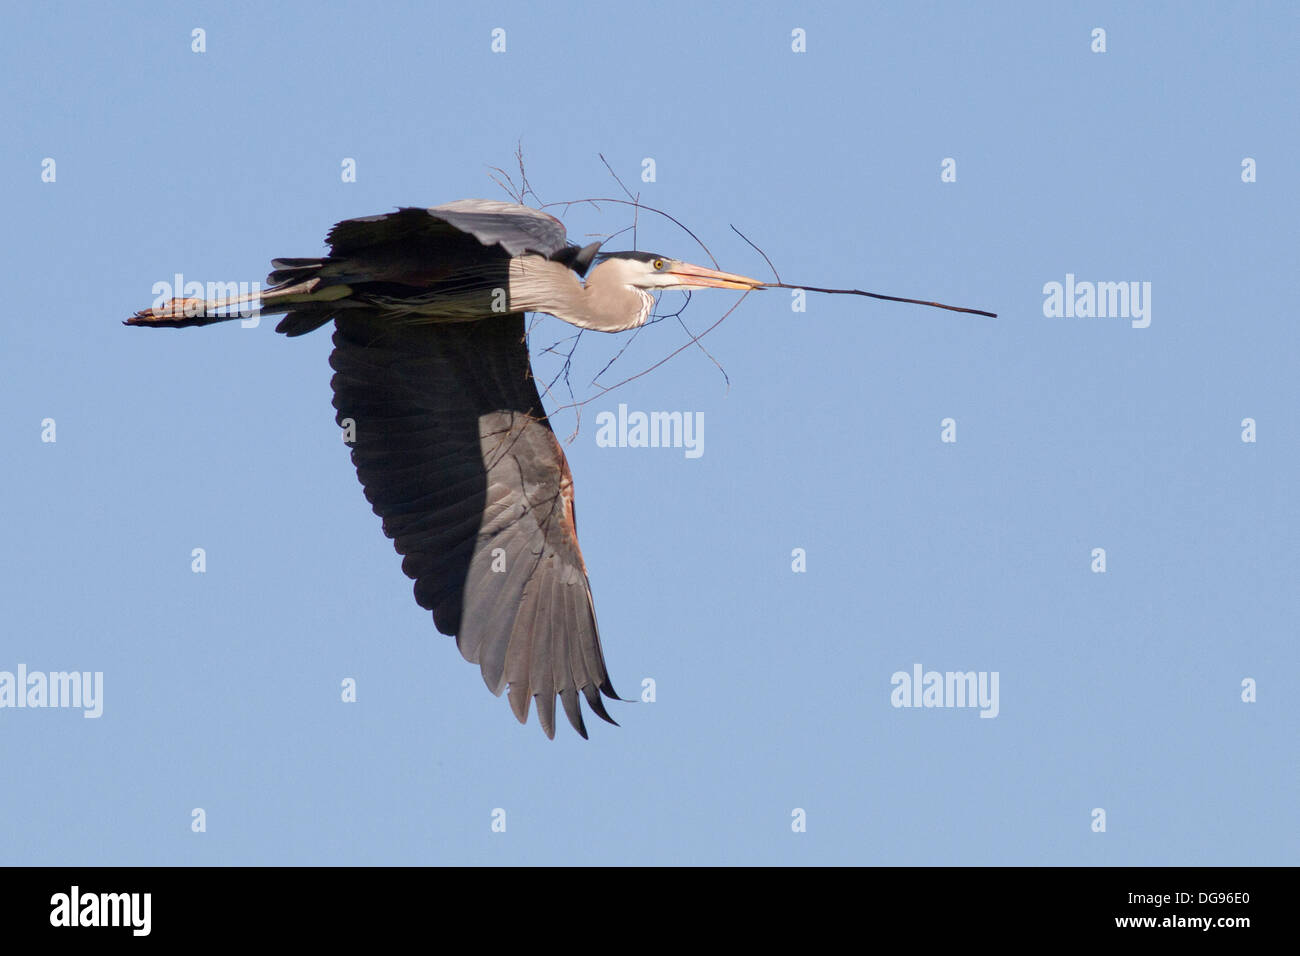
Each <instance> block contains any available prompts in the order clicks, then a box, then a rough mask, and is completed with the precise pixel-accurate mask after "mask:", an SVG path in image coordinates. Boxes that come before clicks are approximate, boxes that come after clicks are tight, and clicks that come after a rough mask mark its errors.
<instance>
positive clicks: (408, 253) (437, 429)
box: [127, 199, 763, 737]
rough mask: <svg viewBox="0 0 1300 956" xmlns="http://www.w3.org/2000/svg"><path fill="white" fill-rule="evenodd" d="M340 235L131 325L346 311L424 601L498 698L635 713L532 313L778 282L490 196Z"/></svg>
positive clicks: (374, 443)
mask: <svg viewBox="0 0 1300 956" xmlns="http://www.w3.org/2000/svg"><path fill="white" fill-rule="evenodd" d="M326 241H327V242H328V243H329V246H330V253H329V255H327V256H324V257H322V258H319V259H276V260H274V261H273V262H272V264H271V267H272V269H273V270H274V271H273V272H272V273H271V274H270V276H269V277H268V278H267V282H268V284H269V286H270V287H269V288H268V289H266V290H265V291H263V292H261V293H260V294H257V295H254V296H249V297H245V298H243V299H227V300H206V301H205V300H197V299H173V300H172V301H171V302H169V303H166V304H164V305H160V306H157V307H155V308H151V309H147V310H145V311H142V312H138V313H136V314H135V315H134V316H132V317H131V318H130V319H127V324H128V325H140V326H150V327H155V328H156V327H180V326H188V325H208V324H211V323H214V322H223V321H227V320H229V319H236V318H240V317H241V315H240V312H239V311H232V308H233V307H234V306H236V305H241V304H245V303H247V302H250V301H257V300H260V311H261V312H263V313H280V312H284V313H287V315H285V316H284V318H283V319H282V320H281V321H280V323H279V325H277V326H276V331H277V332H283V333H284V334H285V335H289V336H296V335H302V334H304V333H306V332H311V331H312V330H314V329H317V328H319V327H320V326H322V325H324V324H325V323H327V322H328V321H330V319H333V320H334V326H335V331H334V352H333V354H332V355H331V356H330V365H331V366H333V368H334V372H335V374H334V378H333V381H332V385H333V388H334V407H335V409H337V415H336V421H337V422H338V423H339V425H340V426H341V427H344V428H346V429H347V434H348V435H350V436H352V437H353V439H354V440H353V442H352V462H353V464H354V465H356V469H357V476H358V477H359V478H360V479H361V484H362V486H363V487H364V488H365V494H366V497H367V498H368V499H369V500H370V503H371V505H372V506H373V507H374V511H375V513H376V514H377V515H379V517H380V518H382V519H383V527H384V533H385V534H386V535H388V537H390V538H392V539H393V544H394V546H395V547H396V548H397V552H398V553H399V554H401V555H402V556H403V560H402V570H403V571H404V572H406V574H407V576H408V577H410V578H412V579H413V580H414V581H415V599H416V601H417V602H419V604H420V606H421V607H423V608H427V609H429V610H431V611H432V612H433V621H434V624H435V625H436V626H437V628H438V630H439V631H441V632H442V633H444V634H451V635H455V637H456V646H457V647H458V648H459V649H460V652H461V654H463V655H464V657H465V659H466V660H468V661H470V662H472V663H477V664H478V665H479V669H480V671H481V672H482V674H483V680H484V681H485V682H486V683H487V686H488V689H489V690H491V691H492V693H494V694H497V695H500V694H501V692H502V691H503V690H506V689H507V688H509V692H508V696H509V700H510V707H511V709H512V710H513V711H514V714H515V716H516V717H517V718H518V719H519V721H520V723H525V722H526V721H527V719H528V708H529V700H530V699H533V700H536V701H537V716H538V720H539V722H540V723H541V725H542V730H544V731H545V732H546V735H547V736H548V737H554V736H555V698H556V697H557V696H558V697H559V699H560V702H561V704H562V705H563V707H564V712H565V714H567V715H568V718H569V722H570V723H571V724H572V725H573V726H574V728H575V729H576V730H577V731H578V733H580V734H581V735H582V736H583V737H586V736H587V729H586V726H585V725H584V723H583V719H582V710H581V706H580V704H579V701H578V694H579V693H581V694H582V695H583V696H584V697H585V698H586V699H587V704H588V706H590V708H591V709H592V711H593V712H595V713H596V715H597V716H599V717H600V718H601V719H603V720H606V721H609V722H610V723H615V721H614V720H613V719H612V718H611V717H610V716H609V714H608V713H607V712H606V710H605V706H604V704H603V702H602V701H601V697H600V695H601V694H602V693H603V694H605V696H607V697H610V698H612V699H618V698H617V695H616V694H615V692H614V688H613V686H612V685H611V683H610V679H609V675H608V673H607V672H606V669H605V659H604V654H603V653H602V651H601V646H600V636H599V632H598V630H597V627H596V615H595V611H594V609H593V606H592V597H591V587H590V584H589V583H588V580H587V570H586V566H585V564H584V563H583V560H582V551H581V550H580V549H579V547H578V536H577V527H576V524H575V521H574V509H573V478H572V476H571V474H570V473H569V466H568V463H567V461H566V460H565V457H564V451H563V449H561V447H560V444H559V442H558V441H557V440H556V438H555V435H554V433H553V432H552V431H551V427H550V424H549V422H548V420H547V416H546V411H545V409H544V408H543V407H542V400H541V397H540V395H539V394H538V391H537V386H536V383H535V382H534V379H533V374H532V370H531V368H530V366H529V359H528V348H527V344H526V342H525V331H524V313H525V312H546V313H549V314H551V315H553V316H555V317H556V318H559V319H563V320H564V321H565V322H569V323H572V324H573V325H576V326H579V327H580V328H584V329H595V330H598V331H601V332H619V331H622V330H624V329H632V328H636V327H637V326H639V325H642V324H643V323H644V322H645V321H646V319H647V318H648V317H649V316H650V312H651V310H652V309H653V307H654V301H655V300H654V296H653V295H652V293H653V292H655V291H658V290H662V289H705V288H713V289H757V288H760V287H762V286H763V283H762V282H759V281H758V280H756V279H751V278H748V277H747V276H742V275H733V274H731V273H728V272H718V271H715V270H712V269H705V268H702V267H700V266H695V265H691V264H689V263H686V262H682V261H680V260H678V259H672V258H669V257H668V256H661V255H655V254H652V253H647V252H607V253H598V249H599V243H595V244H592V245H588V246H584V247H581V248H579V247H578V246H576V245H572V244H570V243H569V242H568V241H567V239H566V237H565V230H564V225H563V224H562V223H561V222H560V221H559V220H558V219H556V218H554V217H553V216H550V215H547V214H546V213H544V212H540V211H538V210H536V209H530V208H528V207H527V206H522V205H516V204H513V203H506V202H495V201H491V200H484V199H462V200H459V201H458V202H453V203H448V204H446V205H444V206H436V207H434V208H432V209H411V208H407V209H400V210H398V211H397V212H393V213H389V214H386V215H382V216H368V217H366V218H364V219H349V220H346V221H344V222H340V223H338V224H337V225H336V226H334V228H333V229H331V230H330V233H329V235H328V237H327V239H326ZM593 261H595V265H594V267H592V263H593ZM589 269H590V271H588V270H589ZM575 273H577V274H579V275H583V276H585V277H586V282H585V284H584V283H582V282H580V281H579V280H578V276H577V275H575Z"/></svg>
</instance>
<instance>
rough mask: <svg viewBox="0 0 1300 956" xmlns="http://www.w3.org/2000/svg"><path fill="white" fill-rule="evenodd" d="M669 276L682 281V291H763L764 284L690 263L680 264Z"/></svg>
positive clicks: (679, 283)
mask: <svg viewBox="0 0 1300 956" xmlns="http://www.w3.org/2000/svg"><path fill="white" fill-rule="evenodd" d="M668 274H669V275H671V276H676V277H677V278H679V279H680V280H681V281H680V282H678V283H677V288H680V289H761V288H762V287H763V283H762V282H760V281H759V280H758V279H751V278H750V277H749V276H738V275H735V274H734V273H731V272H717V271H715V270H713V269H705V268H704V267H703V266H693V265H691V264H690V263H689V262H679V263H677V264H676V265H674V266H673V267H672V268H671V269H669V270H668Z"/></svg>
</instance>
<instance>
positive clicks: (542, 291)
mask: <svg viewBox="0 0 1300 956" xmlns="http://www.w3.org/2000/svg"><path fill="white" fill-rule="evenodd" d="M510 308H511V310H512V311H518V312H545V313H547V314H549V315H553V316H555V317H556V318H557V319H563V320H564V321H565V322H568V323H569V324H570V325H576V326H578V328H581V329H595V330H597V331H600V332H621V331H623V330H625V329H634V328H636V327H637V326H639V325H643V324H644V323H645V320H646V319H647V318H648V317H649V315H650V310H651V309H652V308H654V296H652V295H650V294H649V293H648V292H643V291H641V290H640V289H637V288H634V287H632V286H630V285H626V284H625V283H618V282H601V281H599V276H598V274H597V273H596V272H595V271H593V272H592V273H590V274H589V276H588V278H587V283H586V285H583V284H582V283H581V282H579V281H578V277H577V276H575V275H574V274H573V273H572V272H571V271H570V270H569V269H568V268H567V267H565V266H562V265H560V264H559V263H556V262H552V261H550V260H548V259H544V258H542V257H541V256H518V257H516V258H515V259H512V260H511V262H510Z"/></svg>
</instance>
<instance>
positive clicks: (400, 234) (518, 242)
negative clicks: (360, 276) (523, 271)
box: [325, 199, 570, 258]
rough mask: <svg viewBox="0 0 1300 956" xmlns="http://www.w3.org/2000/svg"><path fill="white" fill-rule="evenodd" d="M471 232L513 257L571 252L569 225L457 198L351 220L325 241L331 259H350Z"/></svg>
mask: <svg viewBox="0 0 1300 956" xmlns="http://www.w3.org/2000/svg"><path fill="white" fill-rule="evenodd" d="M456 233H468V234H469V235H471V236H473V237H474V238H475V239H477V240H478V241H479V242H480V243H482V244H483V245H485V246H500V247H501V248H502V249H503V250H505V252H506V253H507V254H509V255H512V256H522V255H524V254H525V253H529V252H532V253H536V254H537V255H541V256H546V257H547V258H555V257H557V256H560V255H561V254H565V253H567V251H568V250H569V249H570V246H569V243H568V241H567V239H566V238H565V231H564V223H562V222H560V220H558V219H556V218H555V217H554V216H551V215H548V214H546V213H544V212H541V211H539V210H537V209H531V208H529V207H528V206H520V205H518V204H516V203H508V202H497V201H495V200H492V199H458V200H456V201H455V202H449V203H446V204H445V205H442V206H434V207H433V208H432V209H416V208H411V207H408V208H405V209H399V210H398V211H397V212H390V213H386V214H384V215H382V216H366V217H364V218H362V219H348V220H345V221H343V222H340V223H339V224H338V225H336V226H335V227H334V228H333V229H331V230H330V232H329V235H328V236H327V237H326V239H325V241H326V242H328V243H329V244H330V254H331V255H332V256H336V257H338V256H350V255H353V254H354V253H357V252H360V251H362V250H365V249H368V248H370V247H372V246H377V245H387V244H389V243H393V242H408V241H410V240H422V239H446V238H448V237H449V236H451V235H454V234H456Z"/></svg>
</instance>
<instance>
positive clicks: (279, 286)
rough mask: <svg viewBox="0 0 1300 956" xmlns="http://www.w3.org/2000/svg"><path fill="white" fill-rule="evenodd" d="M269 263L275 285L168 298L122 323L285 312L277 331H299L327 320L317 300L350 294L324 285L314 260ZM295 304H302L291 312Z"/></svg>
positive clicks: (184, 323)
mask: <svg viewBox="0 0 1300 956" xmlns="http://www.w3.org/2000/svg"><path fill="white" fill-rule="evenodd" d="M271 265H272V266H273V267H274V268H275V271H274V272H272V273H271V275H270V276H269V277H268V278H269V280H270V281H271V282H273V283H274V284H273V286H272V287H271V288H269V289H264V290H261V291H258V292H252V293H249V294H248V295H241V296H233V297H230V298H223V299H192V298H191V299H171V300H169V301H167V302H165V303H162V304H161V305H156V306H154V307H153V308H151V309H142V310H141V311H139V312H137V313H136V314H135V315H133V316H131V317H130V318H129V319H127V320H126V323H125V324H126V325H143V326H149V327H151V328H170V329H179V328H186V327H188V326H191V325H213V324H214V323H217V322H230V321H232V320H234V319H246V318H249V316H250V315H266V314H276V313H279V312H288V313H290V314H289V315H288V316H286V317H285V320H284V321H282V322H281V323H280V325H279V326H278V327H277V331H280V332H286V333H287V334H289V335H302V334H303V333H304V332H310V331H311V330H312V329H316V328H319V327H320V326H322V325H324V324H325V323H326V322H328V321H329V320H330V318H331V315H332V312H331V310H330V309H328V308H326V309H321V308H320V305H323V304H326V303H332V302H335V301H337V300H338V299H342V298H345V297H347V296H349V295H351V294H352V289H351V287H350V286H346V285H326V284H324V280H322V279H321V278H320V277H319V276H317V275H316V274H315V273H316V272H317V271H318V270H319V268H320V266H321V260H319V259H276V260H275V261H274V262H273V263H272V264H271ZM254 302H255V303H257V306H256V308H255V309H253V310H249V309H247V308H240V306H247V305H248V304H250V303H254ZM299 307H305V308H303V309H302V311H295V310H296V309H298V308H299ZM291 320H292V321H291Z"/></svg>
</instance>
